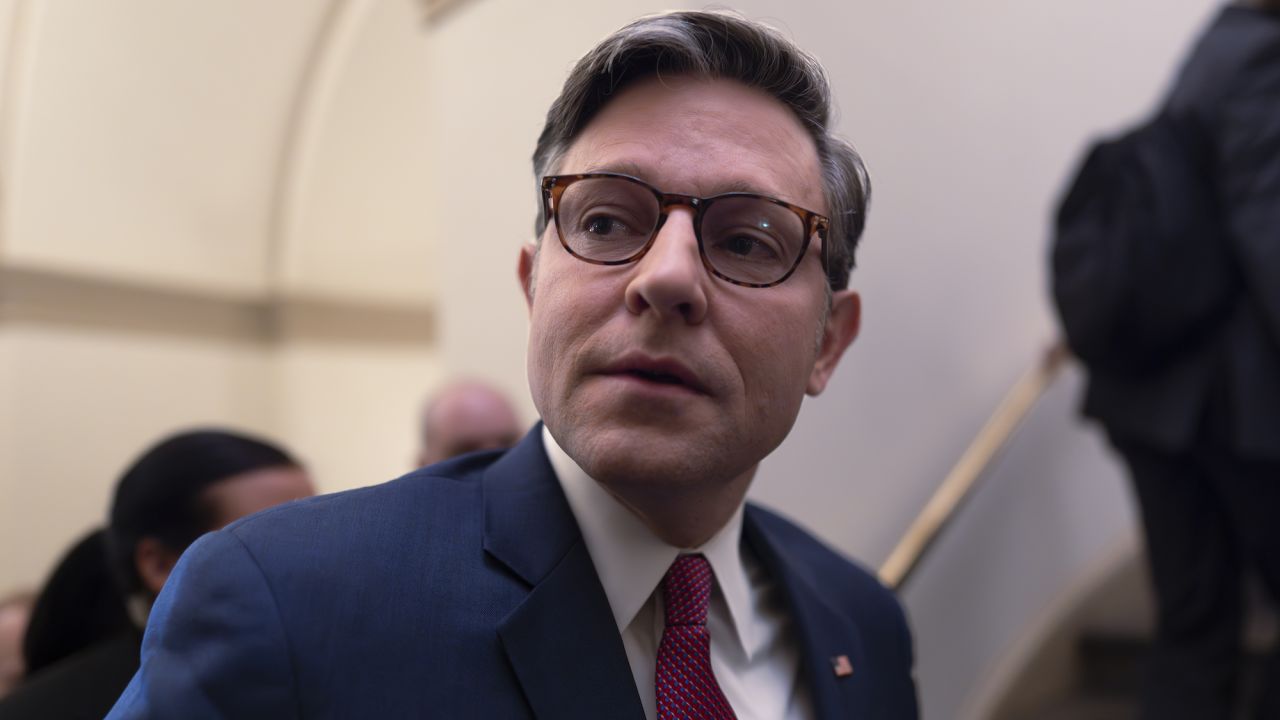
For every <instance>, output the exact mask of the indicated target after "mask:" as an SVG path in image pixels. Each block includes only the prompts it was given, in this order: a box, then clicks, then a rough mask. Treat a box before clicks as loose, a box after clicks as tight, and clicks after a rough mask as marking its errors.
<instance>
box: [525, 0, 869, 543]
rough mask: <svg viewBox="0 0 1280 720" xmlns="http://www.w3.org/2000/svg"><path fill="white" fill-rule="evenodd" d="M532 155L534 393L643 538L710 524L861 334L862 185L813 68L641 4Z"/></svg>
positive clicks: (593, 62) (736, 25)
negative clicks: (643, 530)
mask: <svg viewBox="0 0 1280 720" xmlns="http://www.w3.org/2000/svg"><path fill="white" fill-rule="evenodd" d="M533 162H534V171H535V173H536V174H537V176H538V177H539V187H540V190H541V192H542V200H543V205H542V211H543V213H542V216H541V217H540V219H539V220H538V222H537V225H536V229H537V232H538V239H537V241H536V242H535V243H533V244H530V245H528V246H526V247H524V248H522V252H521V257H520V263H519V276H520V280H521V282H522V285H523V288H524V292H525V296H526V298H527V302H528V305H529V313H530V331H529V346H528V355H527V358H528V360H527V365H528V375H529V385H530V390H531V392H532V395H533V400H534V404H535V405H536V406H537V408H538V411H539V413H540V415H541V417H542V418H543V421H544V422H545V424H546V428H547V430H548V431H549V432H550V434H551V436H552V437H553V439H554V440H555V441H556V442H557V444H558V445H559V446H560V447H561V448H562V449H563V450H564V451H565V452H566V453H567V454H568V455H569V457H571V458H572V459H573V460H574V461H575V462H576V463H577V464H578V465H579V466H580V467H581V468H582V470H584V471H585V472H586V473H587V474H588V475H589V476H590V477H592V478H593V479H595V480H596V481H597V482H599V483H600V484H601V485H603V486H604V487H605V488H606V489H607V490H608V491H609V492H610V493H611V494H613V495H614V496H615V497H617V498H619V499H620V500H621V501H622V502H623V503H624V504H625V505H627V507H628V508H630V509H631V510H632V511H633V512H635V513H636V514H637V515H638V516H639V517H641V519H642V520H645V521H646V523H648V524H649V526H650V528H651V529H653V530H654V531H655V532H656V533H657V534H658V535H659V536H660V537H662V538H663V539H664V540H666V541H668V542H669V543H671V544H675V545H679V546H683V547H690V546H692V545H694V544H697V543H699V542H702V541H705V539H706V538H707V536H708V533H709V532H711V531H713V530H715V529H718V528H719V527H722V526H723V524H724V523H725V522H727V520H728V517H729V515H730V514H731V513H732V512H733V510H734V508H736V507H737V506H738V505H739V504H740V502H741V499H742V497H743V496H744V495H745V493H746V488H747V487H748V485H749V484H750V482H751V479H752V477H753V476H754V473H755V471H756V468H757V466H758V463H759V462H760V461H761V460H762V459H763V458H764V457H765V456H767V455H768V454H769V453H771V452H772V451H773V450H774V449H775V448H776V447H777V446H778V445H779V444H780V443H781V442H782V440H783V439H784V438H785V437H786V435H787V434H788V433H789V432H790V430H791V427H792V425H793V424H794V422H795V419H796V416H797V415H798V413H799V410H800V405H801V401H802V399H803V397H804V396H805V395H806V394H809V395H817V394H819V393H821V392H822V391H823V390H824V389H825V387H826V385H827V382H828V380H829V379H830V377H831V373H832V372H833V371H834V370H835V367H836V365H837V363H838V362H839V359H840V357H841V355H842V354H843V352H844V350H845V348H846V347H847V346H848V345H849V343H850V342H852V340H853V338H854V337H855V336H856V334H857V329H858V323H859V316H860V301H859V298H858V296H857V294H856V293H854V292H852V291H849V290H846V289H845V287H846V285H847V283H848V279H849V274H850V271H851V269H852V267H853V254H854V249H855V247H856V245H857V242H858V238H859V237H860V235H861V233H862V229H863V226H864V223H865V210H866V203H867V198H868V195H869V183H868V180H867V175H866V172H865V169H864V167H863V165H862V161H861V160H860V159H859V157H858V155H857V153H856V152H855V151H854V150H853V148H852V147H851V146H850V145H849V144H848V143H847V142H845V141H843V140H841V139H839V138H837V137H836V136H835V135H833V134H832V132H831V91H830V87H829V85H828V83H827V79H826V76H825V73H824V71H823V70H822V67H821V66H820V65H819V64H818V62H817V61H816V60H815V59H814V58H813V57H812V56H810V55H809V54H807V53H806V52H804V51H803V50H801V49H800V48H798V47H797V46H796V45H795V44H794V43H792V42H791V41H790V40H788V39H787V38H785V37H783V36H782V35H781V34H780V33H778V32H777V31H775V30H773V29H771V28H769V27H767V26H764V25H761V24H759V23H755V22H752V21H749V20H746V19H744V18H742V17H740V16H738V15H736V14H732V13H722V12H673V13H668V14H664V15H659V16H653V17H647V18H643V19H641V20H638V21H636V22H634V23H632V24H630V25H628V26H626V27H624V28H623V29H621V30H619V31H618V32H616V33H614V34H613V35H611V36H609V37H608V38H606V39H605V40H604V41H603V42H601V43H600V44H599V45H597V46H596V47H595V48H594V49H593V50H591V51H590V52H589V53H587V55H586V56H585V57H583V58H582V60H580V61H579V62H578V63H577V65H576V66H575V67H574V68H573V70H572V71H571V73H570V76H569V79H568V80H567V81H566V82H565V85H564V88H563V91H562V92H561V94H560V96H559V97H558V98H557V99H556V100H555V102H554V103H553V104H552V106H551V109H550V110H549V112H548V114H547V121H546V125H545V126H544V128H543V131H542V134H541V136H540V138H539V140H538V145H537V148H536V150H535V152H534V157H533Z"/></svg>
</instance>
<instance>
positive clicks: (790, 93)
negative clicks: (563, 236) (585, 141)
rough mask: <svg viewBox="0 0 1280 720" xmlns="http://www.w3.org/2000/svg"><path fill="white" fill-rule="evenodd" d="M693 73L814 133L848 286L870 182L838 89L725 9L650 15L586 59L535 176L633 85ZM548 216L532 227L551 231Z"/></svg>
mask: <svg viewBox="0 0 1280 720" xmlns="http://www.w3.org/2000/svg"><path fill="white" fill-rule="evenodd" d="M664 75H666V76H673V75H693V76H696V77H705V78H726V79H730V80H737V81H738V82H741V83H743V84H745V85H747V86H749V87H754V88H758V89H760V90H762V91H764V92H766V93H768V94H769V95H772V96H773V97H774V98H776V99H777V100H779V101H780V102H782V104H784V105H786V106H787V107H789V108H790V109H791V111H792V112H793V113H795V115H796V117H797V118H799V120H800V122H801V124H803V125H804V127H805V129H806V130H808V131H809V135H810V136H811V137H812V138H813V141H814V144H815V145H816V147H817V150H818V160H819V162H820V164H821V167H822V188H823V195H824V196H825V198H826V201H827V211H828V213H829V215H830V220H831V227H830V229H829V231H828V235H827V243H826V244H827V257H826V262H827V281H828V283H830V287H831V288H832V289H835V290H839V289H842V288H844V287H846V286H847V285H848V284H849V273H850V272H851V271H852V270H853V265H854V258H853V256H854V250H855V249H856V248H857V246H858V238H860V237H861V236H862V230H863V228H864V227H865V225H866V218H867V203H868V201H869V200H870V196H871V181H870V178H869V177H868V176H867V169H866V167H865V166H864V165H863V163H862V158H860V157H859V156H858V153H857V151H856V150H854V149H853V146H852V145H850V144H849V143H848V142H847V141H846V140H844V139H842V138H839V137H837V136H835V135H834V134H833V133H832V132H831V129H830V122H831V86H830V83H829V82H828V81H827V75H826V72H825V71H824V70H823V69H822V65H820V64H819V63H818V61H817V59H815V58H814V57H813V56H812V55H810V54H808V53H806V52H805V51H803V50H801V49H800V48H799V47H797V46H796V44H795V43H793V42H791V41H790V40H789V39H787V38H786V37H784V36H783V35H782V34H781V33H780V32H778V31H777V30H774V29H773V28H771V27H769V26H767V25H762V24H760V23H757V22H753V21H751V20H747V19H746V18H744V17H742V16H741V15H738V14H736V13H732V12H727V11H707V12H698V11H687V12H672V13H666V14H662V15H653V16H649V17H644V18H641V19H639V20H636V21H635V22H633V23H631V24H629V25H627V26H626V27H624V28H622V29H621V30H618V31H617V32H615V33H613V34H612V35H610V36H609V37H607V38H605V39H604V41H603V42H601V43H600V44H599V45H597V46H596V47H595V48H594V49H592V50H591V52H589V53H587V54H586V55H585V56H584V57H583V58H582V59H581V60H579V61H578V63H577V65H575V66H574V68H573V70H572V72H570V73H569V78H568V79H567V80H565V83H564V88H563V89H562V90H561V91H560V96H559V97H557V98H556V100H555V102H554V103H552V104H551V109H550V110H548V111H547V122H546V125H544V126H543V128H542V134H541V135H540V136H539V137H538V146H537V148H536V149H535V150H534V153H533V171H534V175H535V177H537V178H541V177H543V176H544V175H551V174H554V173H555V171H556V169H557V167H558V166H559V164H560V162H561V161H562V160H563V159H564V155H565V153H566V152H568V150H569V146H570V145H572V143H573V141H574V139H575V138H577V136H578V133H580V132H581V131H582V130H583V128H585V127H586V126H587V124H588V123H589V122H591V119H592V118H593V117H595V115H596V114H597V113H599V112H600V110H601V109H602V108H603V107H604V106H605V105H606V104H608V102H609V101H610V100H611V99H612V98H613V96H615V95H616V94H618V93H619V92H620V91H621V90H622V89H624V88H625V87H627V86H628V85H630V84H632V83H634V82H636V81H638V80H643V79H647V78H651V77H656V76H664ZM546 226H547V218H545V217H543V214H542V210H541V197H539V213H538V217H537V220H536V222H535V224H534V229H535V231H536V234H537V236H538V237H541V236H542V233H543V231H545V230H546Z"/></svg>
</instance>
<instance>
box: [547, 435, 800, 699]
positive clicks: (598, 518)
mask: <svg viewBox="0 0 1280 720" xmlns="http://www.w3.org/2000/svg"><path fill="white" fill-rule="evenodd" d="M542 442H543V445H544V446H545V447H546V449H547V456H548V458H549V459H550V461H551V467H552V468H554V469H555V471H556V477H557V478H559V480H560V486H561V487H562V488H563V489H564V494H565V497H566V498H568V500H569V507H570V509H571V510H572V511H573V516H574V518H575V519H576V520H577V521H578V527H579V528H580V529H581V530H582V537H583V540H584V541H585V542H586V545H587V552H588V553H589V554H590V555H591V561H592V563H593V564H594V565H595V568H596V574H597V575H599V576H600V583H601V584H602V585H603V586H604V592H605V595H606V596H607V597H608V599H609V606H610V608H611V609H612V610H613V619H614V621H615V622H617V624H618V632H619V633H620V634H621V635H622V645H623V647H624V648H625V649H626V651H627V661H628V662H629V663H630V664H631V674H632V676H633V677H634V678H635V681H636V688H637V689H638V690H639V692H640V701H641V702H642V703H643V704H644V713H645V717H647V718H649V720H654V719H655V718H656V717H657V707H656V706H657V700H656V698H655V695H654V685H653V678H654V673H655V667H656V665H657V659H658V644H659V642H660V641H661V640H662V631H663V627H664V625H665V618H664V614H663V609H662V593H661V592H658V589H659V585H660V584H661V582H662V578H663V576H664V575H666V573H667V569H668V568H670V567H671V563H672V562H673V561H674V560H675V559H676V556H677V555H679V554H681V553H682V552H700V553H702V554H703V555H705V556H706V558H707V560H708V561H709V562H710V563H711V568H712V570H713V571H714V572H715V579H716V584H715V587H714V588H713V589H712V592H711V607H710V609H709V611H708V613H707V629H708V630H709V631H710V633H711V669H712V671H713V672H714V673H715V676H716V681H717V682H718V683H719V684H720V689H721V690H723V691H724V695H725V697H726V698H727V699H728V700H729V704H730V705H732V706H733V711H734V713H735V714H736V715H737V717H738V720H755V719H759V720H779V719H780V718H781V719H784V720H809V719H811V718H812V717H813V709H812V706H811V704H810V698H809V693H808V690H807V688H806V687H805V685H804V682H803V681H802V679H801V677H800V652H799V647H798V645H797V642H796V639H795V637H794V635H793V633H792V631H791V618H790V616H789V615H788V614H787V611H786V606H785V603H784V600H783V598H782V594H781V588H779V587H778V586H777V585H776V583H774V582H773V580H772V578H770V577H769V575H768V573H767V572H766V571H765V569H764V567H763V566H761V564H760V563H759V562H758V561H757V560H756V559H755V558H754V557H751V553H749V552H744V548H743V544H742V505H739V506H738V509H737V511H736V512H734V514H733V517H732V518H731V519H730V520H729V522H728V524H726V525H725V526H724V527H723V528H721V529H720V531H719V532H717V533H716V534H715V536H713V537H712V538H711V539H710V540H708V541H707V542H706V543H705V544H703V545H702V546H701V547H697V548H676V547H672V546H670V545H667V544H666V543H664V542H662V541H661V540H659V539H658V538H657V536H655V535H654V534H653V533H652V532H651V531H650V530H649V528H648V527H646V526H645V525H644V523H642V522H641V521H640V519H639V518H638V517H636V516H635V515H634V514H633V513H632V512H631V511H630V510H628V509H627V508H626V507H625V506H623V505H622V504H621V503H619V502H618V501H617V500H616V499H615V498H614V497H613V496H612V495H610V494H609V492H608V491H606V490H605V489H604V488H602V487H600V485H599V484H598V483H597V482H596V481H594V480H592V479H591V478H590V477H589V476H588V475H587V474H586V473H585V472H583V471H582V469H581V468H579V467H578V464H577V463H576V462H574V461H573V458H570V457H569V456H568V455H567V454H565V452H564V450H562V449H561V448H560V446H559V445H557V444H556V441H555V439H553V438H552V437H551V433H550V432H548V431H547V429H546V427H543V428H542Z"/></svg>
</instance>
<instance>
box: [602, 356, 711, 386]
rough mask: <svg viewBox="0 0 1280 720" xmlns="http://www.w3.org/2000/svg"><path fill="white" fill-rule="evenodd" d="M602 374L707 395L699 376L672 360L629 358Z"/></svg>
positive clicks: (614, 364)
mask: <svg viewBox="0 0 1280 720" xmlns="http://www.w3.org/2000/svg"><path fill="white" fill-rule="evenodd" d="M602 374H604V375H614V376H621V377H629V378H635V379H636V380H640V381H643V382H646V383H652V384H655V385H667V386H673V387H682V388H684V389H686V390H689V391H691V392H695V393H699V394H707V390H706V386H705V385H703V384H702V382H701V381H700V380H699V379H698V376H697V375H696V374H695V373H694V372H693V371H692V370H690V369H689V368H687V367H685V366H684V365H683V364H682V363H680V362H678V361H676V360H672V359H654V358H648V357H641V356H628V357H626V358H623V359H622V360H620V361H618V362H615V363H613V364H612V365H610V366H609V367H607V368H606V369H605V370H604V372H603V373H602Z"/></svg>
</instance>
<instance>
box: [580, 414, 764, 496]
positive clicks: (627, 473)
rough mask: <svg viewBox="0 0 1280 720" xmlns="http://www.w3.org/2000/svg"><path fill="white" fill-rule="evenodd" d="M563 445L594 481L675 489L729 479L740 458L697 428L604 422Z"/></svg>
mask: <svg viewBox="0 0 1280 720" xmlns="http://www.w3.org/2000/svg"><path fill="white" fill-rule="evenodd" d="M566 440H567V445H566V447H565V451H566V452H567V453H569V456H570V457H572V458H573V459H574V460H575V461H576V462H577V463H578V465H579V467H581V468H582V470H583V471H584V472H586V473H587V474H588V475H590V476H591V477H592V478H594V479H595V480H597V481H598V482H600V483H602V484H605V485H607V486H610V487H619V488H620V487H624V486H630V485H641V484H643V485H645V486H648V487H652V488H654V489H658V488H660V487H663V486H667V487H670V488H671V489H673V490H675V489H677V488H680V487H681V486H687V485H688V484H690V483H715V482H723V481H730V480H732V479H733V478H734V477H736V475H738V474H740V471H735V468H734V467H733V466H734V465H736V463H735V462H734V461H736V460H738V458H725V457H721V455H722V453H717V452H715V449H716V446H717V444H718V443H716V442H715V441H714V440H713V439H711V438H705V437H702V436H700V435H699V434H698V433H693V432H685V431H676V430H672V429H670V428H658V427H653V426H645V425H639V426H624V427H612V428H610V427H605V428H600V429H594V430H592V431H589V432H587V433H585V436H584V437H581V438H566Z"/></svg>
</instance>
